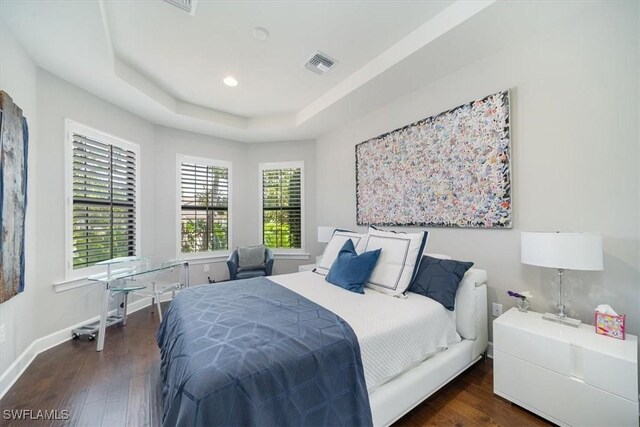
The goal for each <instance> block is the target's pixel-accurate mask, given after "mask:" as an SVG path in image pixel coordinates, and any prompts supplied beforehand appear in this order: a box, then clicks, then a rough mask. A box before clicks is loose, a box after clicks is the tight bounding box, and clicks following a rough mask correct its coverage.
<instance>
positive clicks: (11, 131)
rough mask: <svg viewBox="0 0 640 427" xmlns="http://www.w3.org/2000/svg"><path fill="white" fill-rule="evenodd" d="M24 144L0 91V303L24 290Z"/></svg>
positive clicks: (19, 123) (23, 124) (23, 123)
mask: <svg viewBox="0 0 640 427" xmlns="http://www.w3.org/2000/svg"><path fill="white" fill-rule="evenodd" d="M28 143H29V129H28V127H27V120H26V119H25V118H24V117H22V110H21V109H20V107H18V106H17V105H15V104H14V103H13V100H12V99H11V97H10V96H9V95H8V94H7V93H6V92H4V91H0V212H1V213H2V217H1V218H2V219H1V221H0V303H2V302H4V301H6V300H8V299H9V298H11V297H13V296H15V295H17V294H18V293H20V292H22V291H23V290H24V267H25V259H24V258H25V254H24V234H25V233H24V227H25V217H26V213H27V160H28V156H27V154H28V150H27V146H28Z"/></svg>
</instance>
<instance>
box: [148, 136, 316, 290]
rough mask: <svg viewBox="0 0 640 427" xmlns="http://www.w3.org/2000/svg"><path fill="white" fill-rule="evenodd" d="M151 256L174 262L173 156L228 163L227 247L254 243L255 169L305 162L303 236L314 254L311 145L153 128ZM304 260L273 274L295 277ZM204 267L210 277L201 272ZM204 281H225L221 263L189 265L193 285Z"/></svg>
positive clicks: (279, 264)
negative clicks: (229, 208)
mask: <svg viewBox="0 0 640 427" xmlns="http://www.w3.org/2000/svg"><path fill="white" fill-rule="evenodd" d="M155 140H156V158H155V166H154V167H155V174H156V188H155V191H156V201H157V203H156V210H155V211H156V256H158V257H159V259H171V258H174V257H176V255H177V254H176V250H177V242H176V231H175V230H176V221H177V218H176V197H175V192H176V185H177V176H176V155H177V154H186V155H190V156H196V157H204V158H209V159H216V160H226V161H230V162H232V177H231V178H232V183H231V185H232V209H233V212H232V217H231V221H232V223H231V226H232V234H233V236H232V241H231V242H230V246H231V247H232V248H235V247H237V246H244V245H255V244H258V243H259V228H258V227H259V225H258V215H259V213H260V210H259V201H258V163H260V162H274V161H293V160H304V162H305V187H306V194H307V196H308V197H307V204H306V206H305V211H306V224H305V228H306V231H305V235H306V240H307V242H309V245H310V248H311V249H307V251H309V250H315V244H316V242H315V240H316V239H315V234H314V233H315V226H316V225H315V213H316V206H315V196H314V190H315V142H314V141H305V142H274V143H270V144H243V143H238V142H235V141H229V140H225V139H221V138H215V137H211V136H206V135H200V134H195V133H190V132H184V131H180V130H176V129H170V128H165V127H157V128H156V137H155ZM309 262H310V261H309V260H295V261H294V260H285V259H277V260H276V261H275V264H274V274H275V273H291V272H294V271H297V267H298V265H300V264H308V263H309ZM205 265H206V266H208V267H209V269H210V270H209V272H205V271H204V267H205ZM207 277H211V279H213V280H216V281H221V280H226V279H228V278H229V272H228V269H227V266H226V264H225V260H218V261H217V262H203V263H200V264H199V263H192V266H191V268H190V278H191V283H192V284H201V283H206V279H207Z"/></svg>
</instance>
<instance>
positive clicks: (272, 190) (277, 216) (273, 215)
mask: <svg viewBox="0 0 640 427" xmlns="http://www.w3.org/2000/svg"><path fill="white" fill-rule="evenodd" d="M262 235H263V241H264V244H265V245H266V246H267V247H270V248H285V249H300V248H302V169H301V168H283V169H265V170H263V171H262Z"/></svg>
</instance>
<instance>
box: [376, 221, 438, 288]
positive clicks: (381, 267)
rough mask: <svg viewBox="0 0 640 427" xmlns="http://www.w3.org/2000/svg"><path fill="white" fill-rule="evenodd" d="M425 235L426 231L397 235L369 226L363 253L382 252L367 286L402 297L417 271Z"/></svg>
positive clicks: (425, 241) (425, 239)
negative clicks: (375, 250) (374, 250)
mask: <svg viewBox="0 0 640 427" xmlns="http://www.w3.org/2000/svg"><path fill="white" fill-rule="evenodd" d="M428 235H429V233H428V232H426V231H421V232H417V233H396V232H393V231H382V230H378V229H376V228H374V227H370V228H369V234H368V235H367V240H366V243H365V246H364V250H365V251H370V250H373V249H382V253H381V255H380V259H379V260H378V264H377V265H376V268H375V269H374V270H373V273H371V277H370V278H369V281H368V282H367V287H369V288H371V289H375V290H376V291H379V292H382V293H385V294H388V295H393V296H398V295H401V294H403V293H404V292H405V291H406V290H407V288H408V287H409V285H410V284H411V281H412V280H413V278H414V277H415V274H416V272H417V270H418V266H419V265H420V259H421V258H422V252H423V251H424V247H425V245H426V244H427V237H428Z"/></svg>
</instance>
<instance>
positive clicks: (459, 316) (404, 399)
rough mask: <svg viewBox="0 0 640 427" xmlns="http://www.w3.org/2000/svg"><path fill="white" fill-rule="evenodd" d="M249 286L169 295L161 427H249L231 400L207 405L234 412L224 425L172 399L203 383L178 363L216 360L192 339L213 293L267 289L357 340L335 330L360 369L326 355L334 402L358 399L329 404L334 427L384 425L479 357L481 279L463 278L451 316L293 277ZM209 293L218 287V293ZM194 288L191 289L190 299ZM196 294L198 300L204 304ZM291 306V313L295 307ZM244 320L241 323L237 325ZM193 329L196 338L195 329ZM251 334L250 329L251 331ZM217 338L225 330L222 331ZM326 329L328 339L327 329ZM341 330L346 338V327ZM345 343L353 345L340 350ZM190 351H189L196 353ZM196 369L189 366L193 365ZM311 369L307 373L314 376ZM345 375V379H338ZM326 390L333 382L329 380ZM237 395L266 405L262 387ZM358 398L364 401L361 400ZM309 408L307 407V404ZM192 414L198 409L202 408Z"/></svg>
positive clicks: (313, 276)
mask: <svg viewBox="0 0 640 427" xmlns="http://www.w3.org/2000/svg"><path fill="white" fill-rule="evenodd" d="M256 280H257V279H249V281H236V282H229V283H227V284H226V285H223V284H220V285H214V286H204V287H195V288H193V290H189V291H188V292H183V293H182V294H181V295H178V297H177V298H176V300H175V301H174V303H172V305H171V307H170V309H169V310H168V312H167V314H166V319H167V321H166V322H163V324H162V325H161V328H160V331H159V334H158V343H159V345H160V348H161V354H162V362H161V363H162V365H161V376H162V381H163V400H164V423H165V425H173V424H179V425H186V424H190V425H198V424H200V425H202V424H234V423H237V424H246V423H248V424H251V423H257V422H256V420H255V419H250V418H237V416H238V414H237V413H240V416H242V415H243V414H244V415H246V412H247V410H246V408H247V407H249V406H252V405H253V406H255V404H254V403H252V402H248V403H247V402H244V403H237V402H235V400H234V396H235V395H236V394H237V391H232V392H230V394H229V395H228V398H227V400H225V397H224V396H221V397H216V402H217V403H216V404H219V405H223V406H225V407H231V406H235V407H236V408H235V409H234V410H235V411H236V415H231V416H232V418H215V419H214V418H211V417H214V416H217V415H220V414H219V413H208V414H203V413H202V411H203V408H201V407H198V405H197V404H196V405H194V403H193V402H190V401H188V399H185V398H184V397H179V395H180V393H182V391H183V390H184V388H185V380H184V378H185V377H188V376H189V375H191V376H193V377H200V376H203V375H202V370H199V371H197V373H195V372H196V371H194V373H192V374H189V375H187V374H185V372H186V368H185V361H188V362H189V363H192V362H193V361H194V360H195V359H196V358H203V360H207V361H210V357H212V356H211V354H212V352H215V351H216V350H215V349H206V350H205V351H201V350H200V349H199V347H198V345H199V344H197V341H198V340H199V338H196V337H198V336H199V335H201V334H202V332H201V331H204V330H205V329H206V330H207V331H209V330H210V329H211V326H210V325H206V326H203V325H201V326H198V322H199V320H198V319H200V318H201V317H202V314H201V313H207V310H209V308H208V307H209V306H210V305H212V304H214V303H212V301H213V300H211V299H209V300H207V299H206V298H211V296H209V294H211V295H215V296H214V298H218V295H217V294H219V293H221V292H220V291H221V290H223V289H228V290H233V291H234V292H236V291H238V290H242V291H243V292H247V291H245V290H250V289H255V290H257V291H259V292H266V291H263V290H265V289H271V288H273V289H272V291H269V292H272V293H273V292H276V293H278V294H282V295H286V297H287V298H291V296H292V295H294V298H296V297H301V298H300V301H303V305H304V304H307V303H305V302H304V301H310V302H312V303H313V304H316V305H318V306H321V307H322V308H324V309H326V310H327V311H328V313H329V314H328V315H326V316H325V315H321V316H320V317H323V316H325V317H330V315H331V314H335V315H336V319H337V320H336V322H338V323H337V324H339V323H340V321H341V319H342V320H344V322H346V324H348V326H350V328H351V330H352V331H353V333H354V334H355V337H356V339H354V338H353V337H352V336H350V335H349V334H350V332H348V331H342V330H341V329H340V328H339V327H338V329H340V331H339V335H340V339H341V340H342V342H344V343H346V344H345V346H346V347H349V346H352V347H356V348H357V347H359V353H360V358H359V359H360V360H361V364H358V363H357V361H356V358H355V357H354V356H353V355H352V354H351V353H349V350H348V349H346V350H345V349H343V350H345V351H346V353H345V352H344V351H343V350H339V351H343V352H342V353H339V352H338V353H336V352H333V353H332V354H333V355H332V358H338V359H340V360H343V359H344V360H346V361H347V362H345V363H344V364H343V365H341V368H340V369H343V370H342V371H339V373H338V374H337V377H338V378H343V379H344V378H346V379H349V380H352V381H351V382H348V383H344V384H341V386H343V389H342V390H335V393H337V394H340V395H341V396H344V395H345V394H349V393H347V392H346V391H345V390H351V389H353V390H360V391H359V396H358V393H354V396H349V398H350V399H351V400H348V399H345V398H341V399H340V400H339V402H338V404H339V405H342V406H341V408H344V409H340V411H343V412H344V414H348V417H347V418H344V419H340V421H339V423H340V424H343V425H367V424H371V423H372V424H373V425H376V426H383V425H389V424H391V423H393V422H394V421H396V420H397V419H399V418H400V417H401V416H402V415H404V414H405V413H407V412H408V411H410V410H411V409H412V408H413V407H415V406H416V405H418V404H419V403H420V402H422V401H423V400H424V399H426V398H427V397H429V396H430V395H431V394H433V393H434V392H435V391H437V390H438V389H439V388H440V387H442V386H443V385H445V384H446V383H448V382H449V381H450V380H451V379H453V378H455V377H456V376H457V375H458V374H460V373H461V372H463V371H464V370H465V369H467V368H468V367H469V366H471V365H472V364H473V363H475V362H476V361H478V360H479V359H480V358H481V357H482V354H483V353H484V352H485V351H486V347H487V305H486V285H485V283H486V280H487V274H486V272H485V271H483V270H479V269H473V268H472V269H470V270H469V271H468V272H467V273H466V274H465V276H464V279H463V281H462V282H461V284H460V287H459V288H458V291H457V293H456V309H455V311H453V312H450V311H448V310H446V309H444V307H442V305H440V304H439V303H437V302H435V301H433V300H431V299H429V298H426V297H423V296H420V295H415V294H412V293H410V292H409V293H407V296H406V298H395V297H390V296H388V295H383V294H381V293H379V292H377V291H374V290H370V289H367V290H366V291H365V294H364V295H358V294H354V293H351V292H348V291H345V290H344V289H341V288H339V287H335V286H333V285H330V284H329V283H327V282H326V281H325V278H324V276H322V275H319V274H317V273H314V272H301V273H294V274H287V275H280V276H272V277H270V278H269V279H265V278H261V279H258V280H263V281H270V283H269V285H270V286H265V283H264V282H256ZM271 285H273V286H271ZM223 286H226V288H223ZM216 287H218V288H217V290H216ZM198 288H200V289H199V290H198ZM288 291H291V293H288ZM203 292H206V294H205V293H203ZM251 292H254V291H251ZM189 293H191V295H190V294H189ZM222 293H224V292H222ZM203 295H206V297H205V298H203ZM249 297H250V298H251V299H254V300H255V299H256V298H254V297H255V295H253V294H252V295H249ZM189 298H191V299H192V302H191V303H189V304H186V301H187V299H189ZM230 298H231V299H229V300H228V301H227V302H226V303H223V304H226V305H230V304H231V305H232V303H229V301H233V300H234V298H238V296H235V295H233V296H231V297H230ZM243 298H244V297H243ZM260 298H262V299H266V300H269V299H272V296H271V294H268V295H265V296H260ZM218 303H220V302H218ZM243 304H244V303H243ZM295 304H299V302H296V303H295ZM295 304H294V305H295ZM181 305H184V306H185V307H187V308H184V307H183V308H182V309H181V310H180V309H179V307H180V306H181ZM196 307H197V308H196ZM254 310H258V311H260V310H262V309H261V308H256V309H254ZM300 313H303V311H302V310H300ZM305 313H306V311H305ZM245 315H246V314H243V315H242V316H245ZM242 316H240V317H242ZM300 316H303V314H299V315H298V317H300ZM218 318H219V317H217V319H218ZM172 319H173V320H172ZM325 320H326V319H325ZM331 321H333V319H331ZM257 324H260V322H257ZM199 327H200V330H199V329H198V328H199ZM253 327H254V328H255V325H254V326H253ZM216 328H218V327H216ZM222 328H223V329H224V328H226V327H225V326H222ZM332 328H333V329H335V325H334V326H332ZM214 329H215V328H214ZM347 329H349V328H348V327H347ZM207 333H210V332H207ZM189 334H192V336H191V338H187V335H189ZM343 335H344V337H343ZM345 337H346V338H345ZM350 339H351V340H352V342H351V343H350V344H349V340H350ZM182 341H190V342H191V343H192V344H193V345H192V348H191V349H190V350H188V351H186V350H184V349H182V348H177V347H176V343H180V342H182ZM294 341H295V340H294ZM236 342H237V341H236ZM332 342H334V341H332ZM234 345H235V344H234ZM262 345H263V343H258V344H251V349H252V350H253V349H254V348H255V347H256V346H262ZM332 345H333V344H332ZM193 346H195V349H194V348H193ZM334 347H335V346H334ZM398 348H402V349H403V350H402V351H400V352H399V351H397V349H398ZM267 351H270V350H265V352H267ZM304 351H305V352H308V351H309V348H305V350H304ZM317 351H318V353H317V354H324V352H325V351H326V349H324V348H318V349H317ZM332 351H333V350H332ZM243 352H246V349H245V350H242V351H240V352H239V353H238V354H241V353H243ZM336 355H337V356H336ZM316 359H317V357H316ZM200 363H201V362H197V363H192V364H194V365H198V364H200ZM310 369H311V370H313V369H314V368H310ZM315 369H316V370H317V369H328V370H331V369H333V368H322V367H320V368H318V367H316V368H315ZM344 369H351V370H346V371H345V370H344ZM285 370H286V369H285ZM172 375H173V378H174V379H175V377H176V375H177V376H178V377H180V378H182V379H180V380H173V382H172V380H171V377H172ZM240 376H242V375H240ZM223 377H224V378H227V377H228V374H227V375H226V376H224V375H223ZM358 378H360V380H358ZM362 379H364V381H362ZM216 381H218V380H216ZM269 381H270V382H274V383H278V382H285V380H282V379H280V378H278V377H275V378H274V379H270V380H269ZM333 381H334V382H335V379H334V380H333ZM210 384H211V383H210V382H208V383H205V385H200V384H199V385H198V388H200V389H203V388H204V389H206V388H208V387H212V386H211V385H210ZM181 387H182V388H181ZM242 387H243V389H247V388H251V387H253V388H258V390H255V393H263V394H264V395H265V396H271V395H273V394H274V393H276V392H274V391H273V390H272V389H270V387H269V386H264V384H263V385H260V384H259V383H257V385H255V384H254V385H250V386H245V385H243V386H242ZM260 387H262V388H260ZM289 387H291V388H292V390H293V389H295V390H296V393H294V394H295V395H296V396H299V395H302V396H304V395H305V391H303V392H302V393H298V392H297V391H298V390H301V388H300V387H303V385H296V384H292V385H290V386H289ZM234 393H235V394H234ZM363 396H365V397H364V398H363ZM249 400H251V399H249ZM307 400H308V399H307ZM224 402H226V403H224ZM316 403H317V402H314V404H316ZM305 404H307V403H305V402H302V403H300V405H305ZM335 404H336V402H329V406H331V405H335ZM243 405H244V406H245V408H244V409H243V408H242V406H243ZM260 405H262V403H260ZM200 406H204V404H202V405H200ZM318 407H319V406H318ZM365 407H366V408H367V409H368V408H369V407H370V415H369V416H370V418H367V415H366V414H364V412H366V411H365V410H364V409H363V408H365ZM239 408H240V409H239ZM267 409H268V411H271V412H267V414H269V415H268V416H273V417H280V418H272V419H274V420H276V419H277V422H276V423H277V424H297V423H301V422H302V421H301V420H306V421H304V423H306V424H330V423H327V422H326V420H327V419H329V418H326V414H325V415H323V417H324V418H322V417H321V418H317V421H316V418H295V417H294V418H286V417H285V418H283V417H284V416H283V415H280V413H281V412H282V407H279V408H275V409H274V408H267ZM218 412H219V411H218ZM284 412H287V411H284ZM273 414H278V415H273ZM234 417H235V418H234ZM233 420H235V422H234V421H233ZM309 420H314V421H309ZM323 420H324V421H323ZM336 420H337V418H336V419H333V421H332V422H336Z"/></svg>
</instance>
